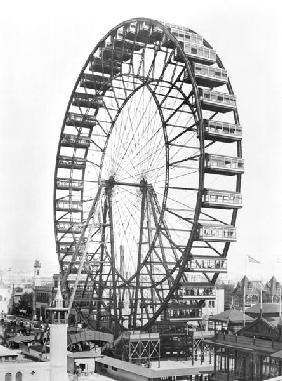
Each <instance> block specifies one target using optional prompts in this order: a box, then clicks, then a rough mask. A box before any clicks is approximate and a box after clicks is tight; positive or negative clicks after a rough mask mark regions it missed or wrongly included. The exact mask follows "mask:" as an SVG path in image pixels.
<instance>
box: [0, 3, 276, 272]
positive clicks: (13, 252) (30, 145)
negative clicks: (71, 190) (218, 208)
mask: <svg viewBox="0 0 282 381" xmlns="http://www.w3.org/2000/svg"><path fill="white" fill-rule="evenodd" d="M279 3H280V1H279V0H277V1H274V0H270V1H259V0H257V1H251V0H249V1H248V0H242V1H241V0H240V1H239V0H237V1H233V0H217V1H216V0H213V1H212V0H206V1H199V0H194V1H190V0H183V1H182V0H174V1H164V0H163V1H161V0H154V1H153V0H142V1H133V0H131V1H127V0H121V1H118V0H115V1H114V0H110V1H95V0H92V1H88V0H80V1H78V0H76V1H73V0H68V1H65V0H60V1H59V0H57V1H50V0H49V1H39V0H37V1H29V0H25V1H20V0H19V1H10V2H8V1H6V2H3V3H2V6H1V14H0V52H1V53H0V57H1V58H0V105H1V106H0V129H1V141H0V155H1V158H0V176H1V187H0V195H1V207H0V232H1V233H0V234H1V240H0V260H1V265H0V267H1V269H7V268H8V267H12V269H22V270H25V271H28V270H31V269H32V265H33V261H34V259H35V258H39V259H40V260H41V262H42V264H43V269H44V272H45V273H50V272H55V271H57V269H58V266H57V257H56V251H55V240H54V232H53V201H52V197H53V173H54V167H55V157H56V151H57V144H58V139H59V133H60V128H61V124H62V121H63V117H64V113H65V109H66V106H67V102H68V99H69V96H70V93H71V91H72V88H73V86H74V82H75V80H76V78H77V76H78V74H79V72H80V70H81V68H82V65H83V64H84V62H85V60H86V59H87V57H88V55H89V53H90V52H91V50H92V49H93V48H94V46H95V45H96V44H97V43H98V41H99V40H100V39H101V38H102V37H103V36H104V35H105V34H106V33H107V32H108V31H109V30H110V29H111V28H112V27H114V26H115V25H116V24H118V23H120V22H121V21H124V20H126V19H129V18H132V17H149V18H153V19H158V20H161V21H168V22H171V23H175V24H180V25H184V26H187V27H190V28H191V29H193V30H195V31H196V32H198V33H199V34H201V35H203V36H204V37H205V38H206V39H207V40H208V41H209V42H210V43H211V45H212V46H213V47H214V48H215V49H216V51H217V52H218V54H219V56H220V57H221V59H222V61H223V63H224V65H225V67H226V68H227V70H228V72H229V76H230V78H231V83H232V86H233V88H234V91H235V94H236V96H237V98H238V110H239V114H240V119H241V124H242V126H243V133H244V135H243V137H244V143H243V155H244V158H245V160H246V173H245V175H244V178H243V197H244V208H243V209H242V210H241V211H240V213H239V218H238V220H237V228H238V241H237V243H234V244H233V245H231V249H230V251H229V255H228V256H229V277H233V278H239V277H241V276H242V275H243V273H244V272H245V270H246V268H245V266H246V262H245V260H244V258H245V257H246V255H247V254H249V255H251V256H253V257H255V258H256V259H258V260H260V261H261V262H262V266H258V265H253V266H251V265H250V264H249V265H248V269H247V272H248V275H249V276H250V277H251V278H257V277H258V276H259V274H262V275H263V277H264V279H267V278H269V277H270V276H271V275H272V274H274V275H276V276H277V277H278V278H279V279H280V280H282V274H281V276H280V273H281V270H282V263H280V264H279V263H277V259H278V258H280V259H279V261H281V262H282V250H281V244H282V234H281V232H282V197H281V195H280V193H281V185H282V124H281V118H280V112H281V109H282V102H281V101H282V83H281V82H282V80H281V71H282V69H281V60H282V47H281V46H282V45H281V37H282V26H281V13H282V12H281V11H282V5H281V7H279ZM279 24H280V25H279ZM256 267H257V268H256Z"/></svg>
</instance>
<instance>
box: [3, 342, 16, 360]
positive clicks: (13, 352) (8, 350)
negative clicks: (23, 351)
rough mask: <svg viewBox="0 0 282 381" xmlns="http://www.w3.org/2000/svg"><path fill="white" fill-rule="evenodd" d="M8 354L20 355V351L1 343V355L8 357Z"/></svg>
mask: <svg viewBox="0 0 282 381" xmlns="http://www.w3.org/2000/svg"><path fill="white" fill-rule="evenodd" d="M6 356H18V353H17V352H15V351H12V350H11V349H9V348H6V347H4V346H3V345H0V357H6Z"/></svg>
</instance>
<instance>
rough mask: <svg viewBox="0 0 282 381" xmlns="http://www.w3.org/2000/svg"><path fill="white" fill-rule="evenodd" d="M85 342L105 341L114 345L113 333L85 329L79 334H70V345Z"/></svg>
mask: <svg viewBox="0 0 282 381" xmlns="http://www.w3.org/2000/svg"><path fill="white" fill-rule="evenodd" d="M83 341H104V342H108V343H112V342H113V341H114V336H113V334H111V333H106V332H100V331H92V330H90V329H83V330H81V331H79V332H77V333H69V334H68V345H70V344H75V343H79V342H83Z"/></svg>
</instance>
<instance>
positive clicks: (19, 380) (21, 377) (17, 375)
mask: <svg viewBox="0 0 282 381" xmlns="http://www.w3.org/2000/svg"><path fill="white" fill-rule="evenodd" d="M22 379H23V375H22V373H21V372H17V373H16V381H22Z"/></svg>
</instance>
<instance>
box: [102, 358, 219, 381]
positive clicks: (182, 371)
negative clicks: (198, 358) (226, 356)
mask: <svg viewBox="0 0 282 381" xmlns="http://www.w3.org/2000/svg"><path fill="white" fill-rule="evenodd" d="M96 362H97V363H100V364H104V365H108V366H112V367H115V368H117V369H120V370H124V371H125V372H129V373H133V374H136V375H139V376H143V377H147V378H149V379H160V378H161V377H169V376H184V375H189V374H190V375H193V374H199V373H209V372H211V371H212V370H213V365H209V366H196V367H195V366H194V367H191V365H187V366H183V367H171V368H153V369H152V368H145V367H143V366H140V365H135V364H132V363H130V362H126V361H122V360H118V359H114V358H112V357H107V356H102V357H101V358H98V359H96Z"/></svg>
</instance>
